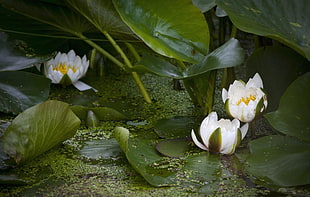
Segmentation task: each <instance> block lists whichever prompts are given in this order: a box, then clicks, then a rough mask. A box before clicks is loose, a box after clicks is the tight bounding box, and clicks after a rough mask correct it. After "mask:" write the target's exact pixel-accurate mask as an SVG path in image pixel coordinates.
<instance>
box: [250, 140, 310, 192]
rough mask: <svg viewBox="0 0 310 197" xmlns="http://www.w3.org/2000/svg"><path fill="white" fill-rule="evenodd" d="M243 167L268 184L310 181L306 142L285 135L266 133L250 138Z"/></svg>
mask: <svg viewBox="0 0 310 197" xmlns="http://www.w3.org/2000/svg"><path fill="white" fill-rule="evenodd" d="M250 151H251V154H250V156H249V157H248V158H247V162H248V167H247V170H248V172H249V173H250V174H252V175H254V176H255V177H256V178H258V180H257V181H258V182H260V183H263V184H268V185H277V186H282V187H290V186H297V185H306V184H310V159H309V158H310V143H308V142H304V141H301V140H298V139H296V138H293V137H289V136H266V137H262V138H260V139H257V140H254V141H251V142H250Z"/></svg>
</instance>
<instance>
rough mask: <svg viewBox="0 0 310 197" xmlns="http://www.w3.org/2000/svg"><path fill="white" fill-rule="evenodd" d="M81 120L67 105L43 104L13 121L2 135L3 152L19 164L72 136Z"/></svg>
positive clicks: (48, 102)
mask: <svg viewBox="0 0 310 197" xmlns="http://www.w3.org/2000/svg"><path fill="white" fill-rule="evenodd" d="M80 123H81V121H80V119H79V118H78V117H77V116H76V115H75V114H74V113H73V112H72V111H71V110H70V107H69V105H68V104H66V103H63V102H60V101H53V100H50V101H46V102H44V103H40V104H38V105H35V106H33V107H31V108H29V109H27V110H25V111H24V112H22V113H21V114H19V115H18V116H17V117H16V118H15V119H14V120H13V122H12V124H11V125H10V126H9V127H8V128H7V130H6V131H5V133H4V135H3V136H2V138H1V142H2V149H3V152H4V153H5V154H7V155H8V156H10V157H11V158H13V159H14V160H15V162H16V163H17V164H19V163H22V162H25V161H27V160H30V159H32V158H34V157H36V156H38V155H40V154H42V153H44V152H45V151H47V150H49V149H51V148H53V147H54V146H56V145H58V144H60V143H61V142H63V141H64V140H66V139H68V138H70V137H72V136H73V135H74V134H75V132H76V130H77V128H78V127H79V126H80Z"/></svg>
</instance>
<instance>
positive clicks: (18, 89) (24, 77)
mask: <svg viewBox="0 0 310 197" xmlns="http://www.w3.org/2000/svg"><path fill="white" fill-rule="evenodd" d="M49 87H50V80H49V79H47V78H45V77H43V76H40V75H36V74H33V73H29V72H22V71H3V72H0V98H1V99H0V110H1V111H2V112H10V113H14V114H17V113H19V112H22V111H23V110H25V109H27V108H29V107H31V106H33V105H35V104H38V103H41V102H43V101H45V100H46V99H47V97H48V95H49Z"/></svg>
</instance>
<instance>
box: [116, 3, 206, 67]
mask: <svg viewBox="0 0 310 197" xmlns="http://www.w3.org/2000/svg"><path fill="white" fill-rule="evenodd" d="M113 3H114V5H115V7H116V9H117V10H118V12H119V14H120V15H121V17H122V19H123V20H124V21H125V23H126V24H127V25H128V26H129V27H130V28H131V29H132V30H133V32H135V33H136V34H137V35H138V36H139V37H140V38H141V39H142V40H143V41H144V42H145V43H146V44H147V45H148V46H149V47H151V48H152V49H153V50H154V51H156V52H158V53H160V54H161V55H164V56H168V57H172V58H176V59H179V60H184V61H188V62H193V63H197V62H200V61H201V60H202V59H203V57H204V56H205V55H206V54H207V53H208V49H209V37H210V36H209V29H208V25H207V23H206V20H205V18H204V16H203V15H202V13H201V12H200V10H199V9H198V8H197V7H195V6H194V5H193V4H192V2H191V0H178V1H166V0H157V1H143V0H113Z"/></svg>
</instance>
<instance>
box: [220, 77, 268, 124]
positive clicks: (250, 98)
mask: <svg viewBox="0 0 310 197" xmlns="http://www.w3.org/2000/svg"><path fill="white" fill-rule="evenodd" d="M222 99H223V102H224V103H225V108H226V112H227V113H228V114H229V115H230V116H232V117H233V118H237V119H238V120H240V121H242V122H251V121H252V120H254V118H255V117H256V116H257V115H259V114H260V113H262V112H263V111H264V110H265V109H266V108H267V103H268V102H267V95H266V94H265V92H264V91H263V81H262V79H261V77H260V76H259V74H258V73H256V74H255V75H254V77H253V78H250V79H249V81H248V82H247V83H246V84H245V83H244V82H243V81H241V80H240V81H238V80H235V81H234V83H233V84H231V85H230V86H229V89H228V91H227V90H226V89H223V90H222Z"/></svg>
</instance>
